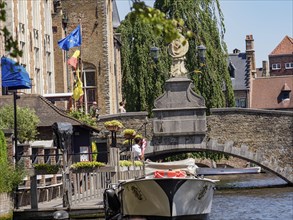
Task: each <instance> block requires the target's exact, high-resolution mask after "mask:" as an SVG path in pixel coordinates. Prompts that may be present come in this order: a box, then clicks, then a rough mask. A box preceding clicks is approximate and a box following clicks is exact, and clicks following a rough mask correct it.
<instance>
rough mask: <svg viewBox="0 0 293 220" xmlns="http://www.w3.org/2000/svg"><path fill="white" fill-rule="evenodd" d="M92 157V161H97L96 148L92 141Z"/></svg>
mask: <svg viewBox="0 0 293 220" xmlns="http://www.w3.org/2000/svg"><path fill="white" fill-rule="evenodd" d="M92 153H93V154H92V157H93V161H97V159H98V148H97V144H96V142H94V141H92Z"/></svg>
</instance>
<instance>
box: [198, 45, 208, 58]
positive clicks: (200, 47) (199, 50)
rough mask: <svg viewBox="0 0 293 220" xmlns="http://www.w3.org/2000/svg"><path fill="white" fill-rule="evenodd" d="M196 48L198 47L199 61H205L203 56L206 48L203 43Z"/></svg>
mask: <svg viewBox="0 0 293 220" xmlns="http://www.w3.org/2000/svg"><path fill="white" fill-rule="evenodd" d="M197 49H198V53H199V58H200V61H201V62H202V63H204V62H205V58H206V50H207V48H206V47H205V46H204V45H202V44H201V45H199V46H198V47H197Z"/></svg>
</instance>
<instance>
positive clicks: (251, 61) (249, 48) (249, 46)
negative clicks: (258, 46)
mask: <svg viewBox="0 0 293 220" xmlns="http://www.w3.org/2000/svg"><path fill="white" fill-rule="evenodd" d="M245 43H246V44H245V45H246V62H247V64H248V65H249V66H250V67H249V69H250V71H249V78H248V81H249V94H248V100H247V106H248V107H249V108H250V107H251V100H252V92H251V91H252V90H253V81H254V80H253V79H254V78H256V68H255V54H254V39H253V36H252V35H246V38H245Z"/></svg>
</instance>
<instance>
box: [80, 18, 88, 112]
mask: <svg viewBox="0 0 293 220" xmlns="http://www.w3.org/2000/svg"><path fill="white" fill-rule="evenodd" d="M79 25H80V33H81V35H82V24H81V18H80V19H79ZM79 50H80V60H81V62H80V72H81V74H80V77H81V79H82V75H83V87H84V92H83V94H84V107H85V109H84V110H85V114H87V113H88V106H87V94H86V88H85V87H86V74H85V72H84V71H83V62H82V52H81V45H80V47H79Z"/></svg>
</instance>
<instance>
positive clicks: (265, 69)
mask: <svg viewBox="0 0 293 220" xmlns="http://www.w3.org/2000/svg"><path fill="white" fill-rule="evenodd" d="M262 76H263V77H269V76H270V72H269V62H268V61H266V60H263V61H262Z"/></svg>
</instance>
